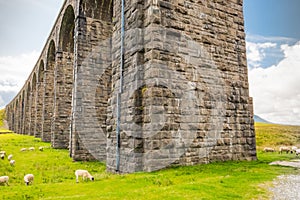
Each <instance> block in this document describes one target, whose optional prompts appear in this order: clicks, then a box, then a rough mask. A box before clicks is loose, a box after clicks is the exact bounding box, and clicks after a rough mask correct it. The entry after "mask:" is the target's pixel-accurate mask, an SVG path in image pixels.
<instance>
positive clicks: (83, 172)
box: [75, 169, 94, 183]
mask: <svg viewBox="0 0 300 200" xmlns="http://www.w3.org/2000/svg"><path fill="white" fill-rule="evenodd" d="M75 176H76V183H78V177H79V176H82V180H85V179H86V178H89V179H90V180H91V181H94V177H93V176H92V175H91V174H90V173H89V172H88V171H87V170H83V169H78V170H76V171H75Z"/></svg>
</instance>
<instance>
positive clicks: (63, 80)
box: [6, 0, 256, 173]
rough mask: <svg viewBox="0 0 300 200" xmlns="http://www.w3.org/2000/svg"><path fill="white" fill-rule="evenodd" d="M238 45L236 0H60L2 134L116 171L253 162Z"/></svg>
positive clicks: (239, 7)
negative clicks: (30, 140) (66, 151)
mask: <svg viewBox="0 0 300 200" xmlns="http://www.w3.org/2000/svg"><path fill="white" fill-rule="evenodd" d="M123 14H124V15H123ZM122 16H124V18H123V19H124V21H122ZM123 22H124V23H123ZM245 46H246V45H245V32H244V19H243V1H242V0H226V1H225V0H200V1H194V0H173V1H168V0H125V1H124V7H123V9H122V1H121V0H66V1H65V2H64V4H63V7H62V8H61V11H60V14H59V15H58V17H57V20H56V22H55V24H54V26H53V29H52V31H51V33H50V35H49V37H48V40H47V42H46V44H45V46H44V49H43V50H42V52H41V55H40V57H39V59H38V60H37V63H36V65H35V66H34V68H33V70H32V73H31V74H30V76H29V77H28V79H27V81H26V82H25V84H24V86H23V88H22V89H21V90H20V92H19V93H18V94H17V95H16V97H15V98H14V99H13V100H12V101H11V102H10V103H9V104H8V105H7V106H6V116H7V120H8V124H9V128H10V129H11V130H13V131H14V132H16V133H19V134H27V135H32V136H35V137H38V138H41V139H42V140H43V141H45V142H51V145H52V147H53V148H63V149H65V148H69V150H70V156H71V157H72V158H73V159H74V160H100V161H105V162H106V165H107V170H108V171H116V170H117V171H119V172H121V173H130V172H136V171H154V170H158V169H161V168H164V167H167V166H170V165H193V164H199V163H209V162H213V161H226V160H255V159H256V144H255V131H254V121H253V105H252V99H251V97H249V84H248V74H247V73H248V72H247V63H246V49H245Z"/></svg>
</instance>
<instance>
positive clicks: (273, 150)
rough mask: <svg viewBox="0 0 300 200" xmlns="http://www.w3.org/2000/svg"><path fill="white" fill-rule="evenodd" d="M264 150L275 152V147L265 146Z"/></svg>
mask: <svg viewBox="0 0 300 200" xmlns="http://www.w3.org/2000/svg"><path fill="white" fill-rule="evenodd" d="M264 152H275V149H274V148H271V147H265V148H264Z"/></svg>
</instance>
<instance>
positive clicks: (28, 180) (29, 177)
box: [24, 174, 34, 185]
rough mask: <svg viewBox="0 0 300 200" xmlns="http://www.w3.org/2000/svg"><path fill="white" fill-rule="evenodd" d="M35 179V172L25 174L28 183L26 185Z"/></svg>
mask: <svg viewBox="0 0 300 200" xmlns="http://www.w3.org/2000/svg"><path fill="white" fill-rule="evenodd" d="M33 179H34V176H33V174H26V175H25V176H24V181H25V184H26V185H29V183H32V182H33Z"/></svg>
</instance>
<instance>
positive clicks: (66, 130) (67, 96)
mask: <svg viewBox="0 0 300 200" xmlns="http://www.w3.org/2000/svg"><path fill="white" fill-rule="evenodd" d="M74 28H75V14H74V9H73V7H72V6H71V5H69V6H68V7H67V8H66V10H65V12H64V15H63V18H62V22H61V26H60V32H59V42H58V44H59V51H58V52H57V54H56V58H57V60H56V65H55V78H54V79H55V81H54V85H55V86H54V87H55V91H54V117H53V124H52V126H51V143H52V146H53V147H54V148H67V147H68V146H69V134H70V122H71V110H72V89H73V65H74Z"/></svg>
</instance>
